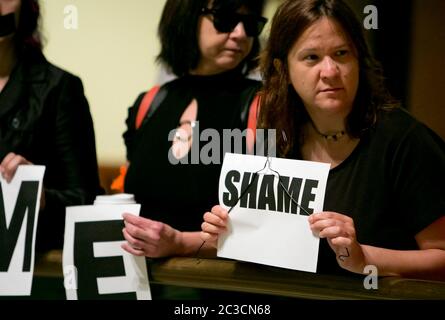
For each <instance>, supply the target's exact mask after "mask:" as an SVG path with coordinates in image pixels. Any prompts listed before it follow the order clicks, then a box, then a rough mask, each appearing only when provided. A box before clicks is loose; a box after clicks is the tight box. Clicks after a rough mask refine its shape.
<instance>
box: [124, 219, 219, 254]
mask: <svg viewBox="0 0 445 320" xmlns="http://www.w3.org/2000/svg"><path fill="white" fill-rule="evenodd" d="M123 217H124V223H125V228H124V229H123V230H122V232H123V235H124V238H125V240H127V243H124V244H123V245H122V248H123V249H124V250H125V251H127V252H129V253H131V254H134V255H136V256H146V257H150V258H161V257H168V256H194V255H195V254H196V253H197V251H198V248H200V246H201V245H202V242H203V241H202V240H201V238H200V232H198V231H196V232H181V231H179V230H176V229H174V228H172V227H171V226H169V225H168V224H165V223H162V222H160V221H154V220H150V219H147V218H143V217H138V216H135V215H132V214H127V213H125V214H124V215H123ZM212 251H213V249H212V247H211V246H210V245H209V244H207V243H206V244H204V246H203V247H202V248H201V249H200V251H199V253H200V256H207V255H210V252H212Z"/></svg>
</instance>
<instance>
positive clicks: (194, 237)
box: [178, 231, 216, 258]
mask: <svg viewBox="0 0 445 320" xmlns="http://www.w3.org/2000/svg"><path fill="white" fill-rule="evenodd" d="M199 234H200V232H199V231H196V232H181V239H180V249H179V251H178V255H180V256H187V257H195V256H196V257H200V258H206V257H207V258H210V257H215V256H216V249H215V248H214V247H213V246H211V245H209V243H207V242H205V243H204V244H203V241H202V239H201V237H200V236H199ZM201 245H202V247H201ZM200 247H201V249H199V248H200ZM198 249H199V253H198ZM197 253H198V255H197Z"/></svg>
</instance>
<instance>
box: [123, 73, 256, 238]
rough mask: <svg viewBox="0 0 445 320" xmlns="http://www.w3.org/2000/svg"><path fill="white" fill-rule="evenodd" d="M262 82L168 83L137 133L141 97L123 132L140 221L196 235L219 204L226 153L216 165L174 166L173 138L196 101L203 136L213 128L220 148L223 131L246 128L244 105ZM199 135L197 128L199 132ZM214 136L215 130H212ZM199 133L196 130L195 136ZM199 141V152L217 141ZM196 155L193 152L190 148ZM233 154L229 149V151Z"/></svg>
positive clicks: (231, 77) (223, 77)
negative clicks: (150, 221) (185, 112)
mask: <svg viewBox="0 0 445 320" xmlns="http://www.w3.org/2000/svg"><path fill="white" fill-rule="evenodd" d="M259 86H260V82H258V81H254V80H250V79H246V78H245V77H244V76H243V75H242V74H241V73H239V72H238V71H232V72H227V73H223V74H219V75H215V76H185V77H182V78H179V79H176V80H173V81H172V82H170V83H168V84H167V96H166V97H165V99H164V100H163V101H162V102H161V104H160V106H159V108H158V109H157V110H156V112H155V113H153V115H152V116H151V117H150V118H149V119H148V121H144V123H143V125H142V126H141V127H140V128H139V129H134V122H135V117H136V114H137V109H138V107H139V104H140V101H141V99H142V96H143V95H141V96H140V97H139V98H138V99H137V100H136V102H135V104H134V106H133V107H132V108H130V110H129V116H128V119H127V126H128V130H127V131H126V132H125V133H124V138H125V143H126V147H127V158H128V160H129V162H130V166H129V168H128V172H127V175H126V178H125V192H128V193H133V194H134V195H135V199H136V201H137V202H138V203H140V204H141V205H142V209H141V216H144V217H148V218H150V219H154V220H158V221H162V222H164V223H167V224H169V225H171V226H172V227H174V228H177V229H179V230H181V231H198V230H200V227H201V223H202V216H203V214H204V213H205V212H206V211H209V210H210V209H211V208H212V206H214V205H215V204H217V203H218V183H219V174H220V170H221V163H222V161H223V150H220V155H219V156H215V159H217V158H218V159H219V161H218V163H212V164H203V163H202V162H201V160H199V164H191V162H192V161H191V160H192V159H191V157H190V152H189V154H188V155H187V157H188V159H189V162H188V163H189V164H176V165H174V164H172V163H170V161H169V158H168V154H169V152H170V148H171V146H172V142H171V141H169V139H168V136H169V133H170V132H171V131H172V130H174V129H175V128H176V127H177V126H178V124H179V121H180V118H181V116H182V114H183V112H184V110H185V109H186V107H187V106H188V105H189V103H190V102H191V101H192V99H193V98H195V99H196V100H197V103H198V114H197V119H196V120H197V121H199V132H200V133H201V134H202V133H203V131H204V130H206V129H209V128H211V129H214V130H216V131H217V132H218V135H219V137H220V139H221V146H222V145H223V143H222V137H223V136H222V131H223V129H235V128H240V129H244V128H246V122H247V116H246V114H245V110H246V106H247V107H248V106H249V105H250V102H251V100H252V98H253V96H254V93H255V92H256V91H257V90H258V88H259ZM195 129H196V130H197V128H195ZM214 132H215V131H214ZM194 133H196V131H195V132H194ZM207 139H208V141H203V139H201V141H195V140H194V141H193V144H194V146H196V145H197V142H199V147H200V148H199V149H200V152H201V151H203V149H204V148H206V145H207V144H208V143H209V142H210V141H212V143H213V142H214V137H210V138H209V137H208V138H207ZM192 150H193V147H192ZM230 151H231V150H230Z"/></svg>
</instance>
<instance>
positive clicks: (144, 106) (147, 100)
mask: <svg viewBox="0 0 445 320" xmlns="http://www.w3.org/2000/svg"><path fill="white" fill-rule="evenodd" d="M160 88H161V86H154V87H153V88H151V89H150V90H148V91H147V93H146V94H145V95H144V98H142V101H141V104H140V105H139V109H138V113H137V115H136V122H135V128H136V129H139V127H140V126H141V124H142V121H144V118H145V115H146V114H147V112H148V110H149V109H150V106H151V103H152V102H153V99H154V98H155V96H156V94H157V93H158V91H159V89H160Z"/></svg>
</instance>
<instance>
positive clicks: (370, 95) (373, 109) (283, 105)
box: [259, 0, 392, 157]
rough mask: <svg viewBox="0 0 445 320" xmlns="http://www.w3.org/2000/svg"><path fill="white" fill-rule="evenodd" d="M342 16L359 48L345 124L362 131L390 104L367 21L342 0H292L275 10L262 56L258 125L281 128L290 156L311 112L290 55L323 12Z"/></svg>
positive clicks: (281, 144)
mask: <svg viewBox="0 0 445 320" xmlns="http://www.w3.org/2000/svg"><path fill="white" fill-rule="evenodd" d="M324 17H327V18H331V19H333V20H335V21H336V22H338V23H339V24H340V25H341V26H342V28H343V29H344V31H345V32H346V34H347V35H348V36H349V38H350V40H351V41H352V43H353V45H354V46H355V49H356V52H357V58H358V63H359V87H358V90H357V95H356V98H355V101H354V107H353V108H352V111H351V113H350V114H349V115H348V118H347V119H346V130H347V132H348V134H350V135H351V136H352V137H360V136H361V135H362V134H363V133H364V132H365V131H366V130H367V129H369V128H371V127H372V126H373V124H374V123H375V120H376V117H377V112H378V110H379V109H381V108H386V107H388V108H390V107H391V106H392V98H391V97H390V95H389V94H388V92H387V90H386V89H385V86H384V81H383V75H382V71H381V68H380V65H379V63H378V62H377V61H376V60H375V59H374V58H373V57H372V55H371V52H370V50H369V47H368V45H367V43H366V40H365V37H364V33H363V29H362V25H361V23H360V22H359V20H358V19H357V17H356V16H355V14H354V12H353V11H352V10H351V8H349V7H348V6H347V5H346V4H345V3H344V2H343V1H342V0H287V1H285V2H284V3H283V4H282V5H281V6H280V7H279V8H278V10H277V12H276V13H275V16H274V18H273V21H272V26H271V31H270V36H269V40H268V42H267V45H266V48H265V51H264V54H263V55H262V59H261V69H262V74H263V78H264V81H265V83H264V90H263V92H262V101H261V113H260V116H259V127H261V128H271V129H276V130H277V132H278V134H277V154H278V155H279V156H283V157H285V156H288V155H289V154H290V153H291V151H292V150H293V149H294V146H295V147H299V145H300V144H301V143H302V141H295V140H296V137H302V131H301V129H302V126H303V125H304V124H306V123H307V121H308V120H309V115H308V114H307V112H306V109H305V107H304V105H303V102H302V100H301V98H300V97H299V95H298V94H297V93H296V92H295V90H294V88H293V86H292V84H291V83H290V80H289V75H288V74H289V68H288V62H287V56H288V54H289V51H290V50H291V48H292V47H293V45H294V44H295V42H296V41H297V39H298V38H299V37H300V36H301V35H302V34H303V32H304V31H305V30H306V29H307V28H308V27H310V26H311V25H312V24H314V23H315V22H316V21H318V20H319V19H321V18H324Z"/></svg>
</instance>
